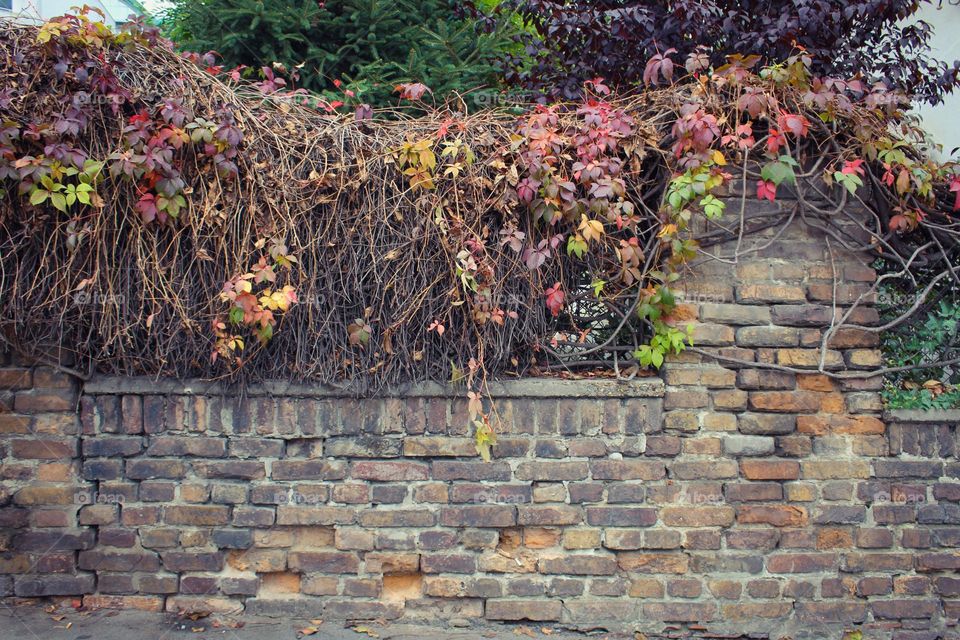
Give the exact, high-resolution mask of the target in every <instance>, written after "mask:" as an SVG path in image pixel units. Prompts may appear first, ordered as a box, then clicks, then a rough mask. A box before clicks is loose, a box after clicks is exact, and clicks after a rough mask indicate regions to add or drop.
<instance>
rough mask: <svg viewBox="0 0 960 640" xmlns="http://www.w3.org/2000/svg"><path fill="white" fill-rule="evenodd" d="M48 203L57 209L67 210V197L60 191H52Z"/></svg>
mask: <svg viewBox="0 0 960 640" xmlns="http://www.w3.org/2000/svg"><path fill="white" fill-rule="evenodd" d="M50 204H52V205H53V206H54V207H55V208H57V209H58V210H60V211H62V212H64V213H66V212H67V199H66V197H65V196H64V195H63V194H62V193H53V194H51V195H50Z"/></svg>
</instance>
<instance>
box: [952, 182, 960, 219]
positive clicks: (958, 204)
mask: <svg viewBox="0 0 960 640" xmlns="http://www.w3.org/2000/svg"><path fill="white" fill-rule="evenodd" d="M950 191H953V192H954V193H955V194H957V196H956V199H954V201H953V210H954V211H956V210H957V209H960V176H954V177H953V180H951V181H950Z"/></svg>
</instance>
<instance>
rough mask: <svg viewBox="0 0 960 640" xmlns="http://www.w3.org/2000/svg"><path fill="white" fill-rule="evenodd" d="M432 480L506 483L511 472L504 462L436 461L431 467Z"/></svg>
mask: <svg viewBox="0 0 960 640" xmlns="http://www.w3.org/2000/svg"><path fill="white" fill-rule="evenodd" d="M431 471H432V477H433V479H434V480H470V481H473V482H479V481H481V480H495V481H508V480H510V476H511V472H510V465H509V464H507V463H506V462H466V461H459V460H437V461H435V462H433V464H432V466H431Z"/></svg>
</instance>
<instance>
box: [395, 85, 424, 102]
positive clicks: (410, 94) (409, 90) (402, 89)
mask: <svg viewBox="0 0 960 640" xmlns="http://www.w3.org/2000/svg"><path fill="white" fill-rule="evenodd" d="M393 92H394V93H399V94H400V98H401V99H403V100H412V101H414V102H416V101H418V100H420V99H421V98H423V95H424V94H425V93H433V91H431V90H430V87H428V86H427V85H425V84H423V83H422V82H406V83H403V84H398V85H397V86H395V87H394V88H393Z"/></svg>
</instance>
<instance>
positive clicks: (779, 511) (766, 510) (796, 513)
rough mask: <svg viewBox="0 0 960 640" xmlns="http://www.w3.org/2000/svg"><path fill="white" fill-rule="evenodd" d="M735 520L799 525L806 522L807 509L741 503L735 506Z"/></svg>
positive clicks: (786, 525) (743, 522) (744, 522)
mask: <svg viewBox="0 0 960 640" xmlns="http://www.w3.org/2000/svg"><path fill="white" fill-rule="evenodd" d="M737 522H739V523H741V524H769V525H772V526H774V527H800V526H803V525H805V524H806V522H807V510H806V509H805V508H803V507H798V506H794V505H742V506H739V507H737Z"/></svg>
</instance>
